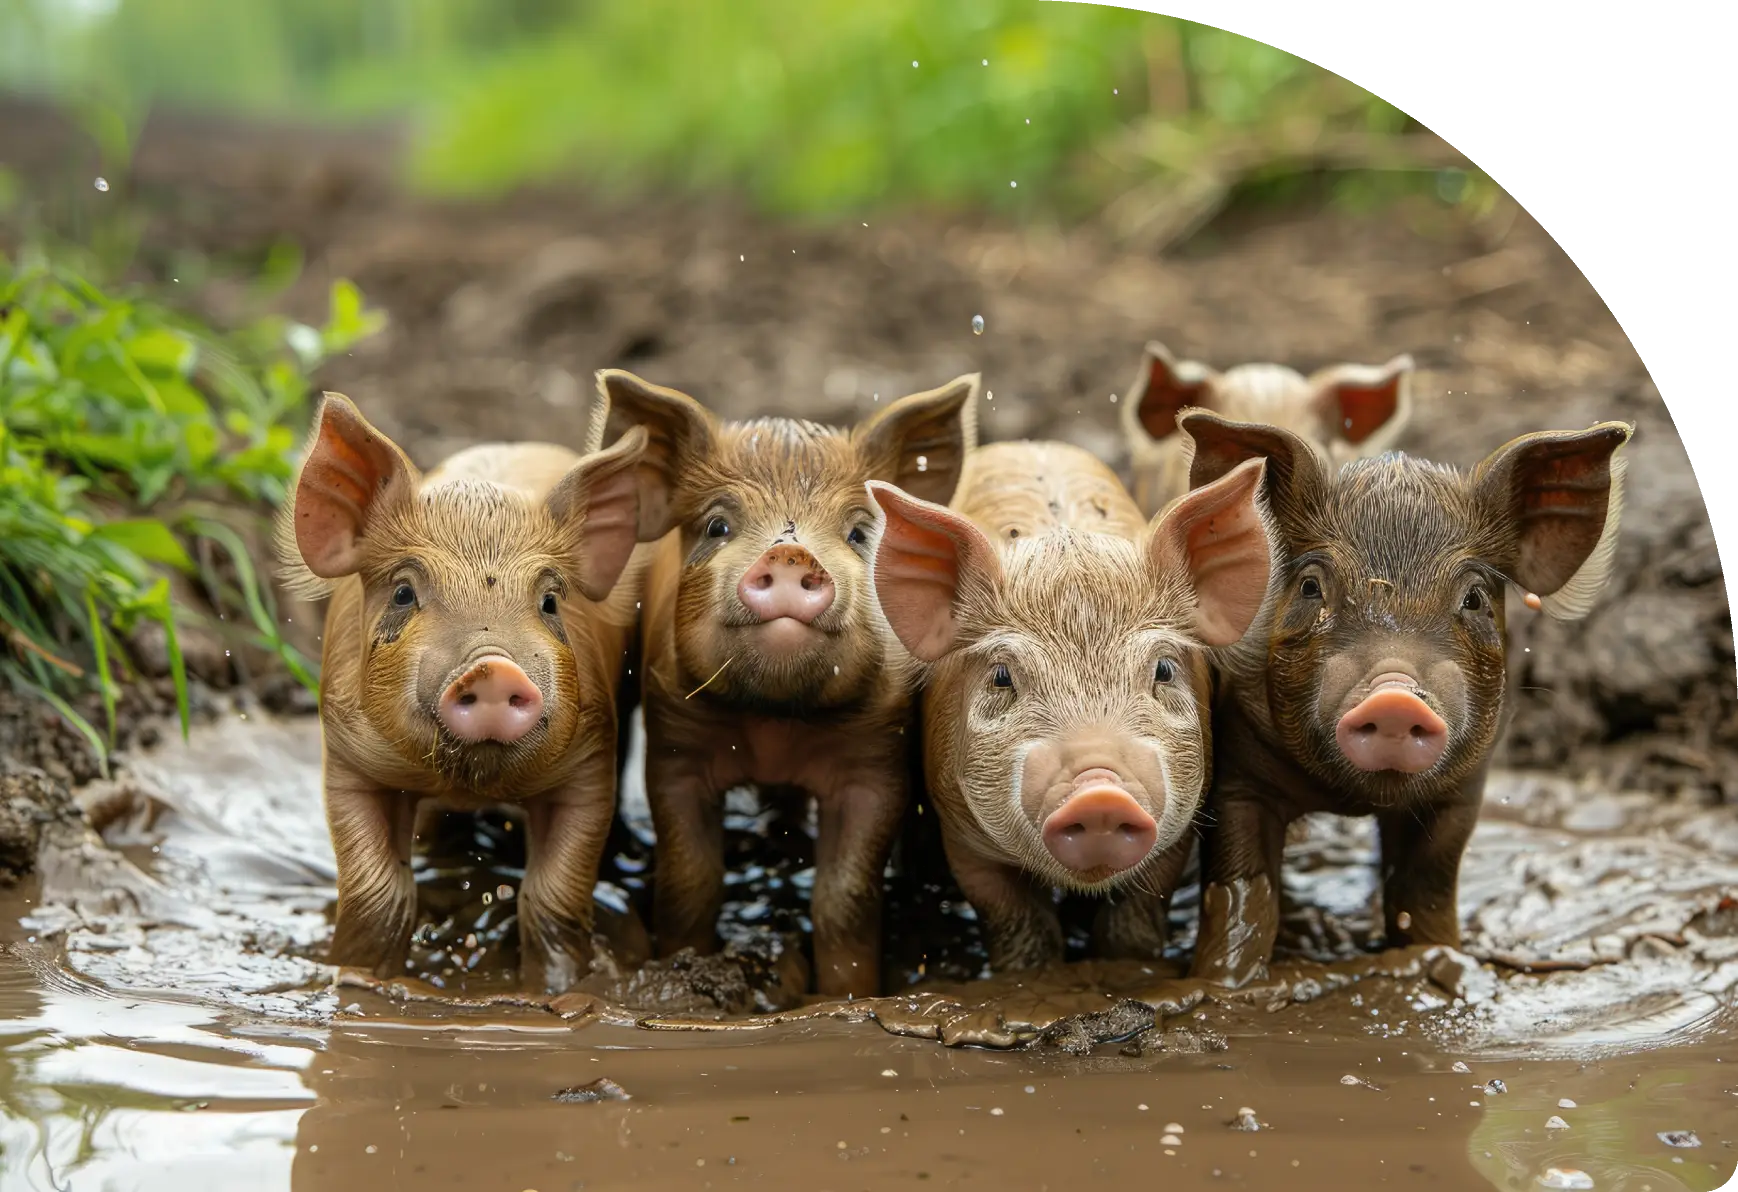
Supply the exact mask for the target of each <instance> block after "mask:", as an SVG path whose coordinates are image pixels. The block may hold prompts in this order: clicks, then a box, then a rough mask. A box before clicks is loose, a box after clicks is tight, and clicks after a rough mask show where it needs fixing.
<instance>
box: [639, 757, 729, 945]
mask: <svg viewBox="0 0 1738 1192" xmlns="http://www.w3.org/2000/svg"><path fill="white" fill-rule="evenodd" d="M646 799H647V801H648V802H649V803H650V804H651V806H652V830H653V831H654V832H655V833H656V834H657V837H658V844H657V851H656V854H655V857H656V860H655V864H656V866H657V868H656V870H655V873H654V875H653V879H652V881H653V890H652V923H653V930H654V931H655V932H656V933H657V937H658V955H659V956H671V955H674V954H675V953H677V952H680V951H681V950H682V949H683V948H693V949H694V950H695V951H696V952H700V953H702V954H704V953H708V952H711V951H712V950H713V949H714V948H715V947H716V946H717V943H718V912H719V911H721V910H723V909H724V800H723V797H722V796H721V795H720V793H719V792H718V791H715V790H713V789H712V787H711V784H710V783H709V782H707V781H706V776H705V775H704V774H703V773H701V772H700V771H699V770H698V769H697V768H696V767H695V766H694V764H693V763H692V762H691V761H689V760H688V757H687V756H670V754H669V750H668V749H667V748H665V749H657V750H654V749H653V748H652V747H651V743H650V742H649V741H648V747H647V750H646Z"/></svg>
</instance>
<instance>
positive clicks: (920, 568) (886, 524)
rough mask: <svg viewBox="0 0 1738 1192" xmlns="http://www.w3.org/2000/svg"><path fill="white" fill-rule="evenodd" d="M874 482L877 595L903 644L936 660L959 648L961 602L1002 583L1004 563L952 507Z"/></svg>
mask: <svg viewBox="0 0 1738 1192" xmlns="http://www.w3.org/2000/svg"><path fill="white" fill-rule="evenodd" d="M868 487H869V496H870V498H871V499H872V500H873V501H874V502H875V504H876V505H878V506H880V508H881V515H882V525H881V537H880V541H879V542H877V543H876V546H875V558H874V560H873V562H871V564H870V567H869V582H870V584H871V585H872V586H873V587H874V589H875V598H876V599H877V600H879V601H880V603H881V611H882V613H883V615H885V616H886V618H887V623H888V625H889V626H891V627H892V629H893V635H894V636H895V637H897V638H898V639H899V641H900V644H901V645H903V646H904V647H905V648H906V649H907V650H909V651H911V654H912V656H913V657H915V658H917V659H919V660H921V661H923V662H934V661H935V660H936V659H938V658H940V657H942V655H944V654H946V653H947V652H948V651H949V650H951V649H953V647H954V644H955V639H956V637H957V635H958V633H959V608H960V606H961V605H962V604H964V603H966V602H967V601H970V600H971V599H973V597H974V596H977V597H979V598H981V597H982V596H983V595H986V594H987V593H988V592H990V591H991V590H993V589H994V588H995V586H996V584H997V583H999V582H1000V581H1001V577H1002V565H1001V561H1000V560H999V559H998V558H997V557H996V550H995V547H993V546H991V545H990V540H989V538H987V537H986V536H985V535H984V532H983V531H982V530H980V529H978V528H977V527H976V526H975V525H973V524H972V523H971V522H970V521H968V520H966V519H965V518H963V517H961V516H960V515H959V514H957V513H955V512H954V511H953V510H951V509H945V508H943V507H942V506H940V505H934V504H931V503H930V502H928V501H921V500H919V499H917V498H916V497H913V496H911V495H910V494H909V493H905V492H901V491H900V490H899V489H897V488H895V487H893V486H892V485H891V484H883V483H882V482H881V481H879V480H871V481H870V482H869V486H868Z"/></svg>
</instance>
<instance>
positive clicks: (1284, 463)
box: [1178, 410, 1327, 525]
mask: <svg viewBox="0 0 1738 1192" xmlns="http://www.w3.org/2000/svg"><path fill="white" fill-rule="evenodd" d="M1178 425H1179V426H1180V427H1181V428H1182V431H1183V433H1184V434H1185V435H1187V436H1188V440H1189V445H1188V447H1187V449H1186V450H1187V453H1188V456H1189V487H1190V488H1200V487H1202V486H1203V485H1207V484H1211V483H1213V482H1214V481H1215V480H1218V479H1219V478H1220V477H1222V476H1225V475H1227V474H1228V473H1230V472H1231V471H1232V470H1234V469H1235V468H1237V467H1238V466H1239V465H1240V464H1242V463H1244V462H1245V461H1247V460H1252V459H1265V460H1266V461H1267V484H1266V489H1267V499H1268V503H1269V505H1270V506H1271V508H1272V512H1273V514H1274V516H1276V517H1278V518H1279V519H1280V523H1281V524H1282V525H1283V524H1285V523H1286V521H1287V519H1288V517H1289V516H1290V515H1291V514H1293V513H1294V512H1295V511H1297V510H1299V509H1301V508H1302V507H1303V505H1304V504H1305V503H1306V502H1307V500H1308V499H1309V498H1310V496H1311V495H1312V494H1313V493H1315V492H1316V491H1318V490H1319V489H1320V488H1321V487H1322V486H1324V485H1325V484H1326V483H1327V474H1326V471H1325V470H1324V468H1323V465H1322V461H1321V458H1320V456H1319V455H1318V454H1317V453H1316V450H1315V448H1313V447H1311V446H1310V445H1309V444H1308V443H1306V442H1304V441H1303V440H1302V439H1300V438H1298V437H1297V436H1296V435H1294V434H1292V433H1291V432H1290V431H1288V430H1282V429H1281V428H1279V427H1277V426H1268V425H1266V424H1264V423H1256V422H1234V421H1232V420H1231V419H1229V418H1222V417H1220V416H1219V415H1218V414H1213V413H1209V412H1208V411H1206V410H1185V411H1183V413H1182V415H1181V416H1180V417H1179V419H1178Z"/></svg>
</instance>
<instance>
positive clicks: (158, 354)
mask: <svg viewBox="0 0 1738 1192" xmlns="http://www.w3.org/2000/svg"><path fill="white" fill-rule="evenodd" d="M381 321H382V316H381V315H380V314H379V313H378V312H374V311H368V310H365V309H364V307H363V304H362V299H361V295H360V294H358V293H357V291H356V289H355V287H354V286H352V285H350V284H349V283H348V282H342V281H341V282H338V283H336V284H335V285H334V286H333V289H332V294H331V312H330V316H329V318H328V320H327V323H326V325H325V326H324V327H323V328H318V329H316V328H311V327H306V326H303V325H301V324H296V323H292V322H289V321H287V320H284V319H282V318H268V319H264V320H261V321H260V322H258V323H256V324H254V325H252V326H250V327H247V328H244V329H243V330H241V331H239V332H236V333H233V334H230V335H220V334H218V333H216V332H213V331H211V330H210V329H208V328H205V327H202V326H200V325H199V324H197V323H196V322H194V321H193V320H190V319H187V318H184V317H181V316H178V315H176V314H175V313H173V312H171V311H169V310H166V309H164V308H163V307H161V306H159V305H156V304H154V303H151V302H148V301H144V300H141V299H137V298H132V297H121V296H115V295H110V294H106V293H104V292H102V291H101V290H99V289H98V288H97V287H95V286H94V285H92V284H90V283H89V282H87V281H85V280H84V279H83V278H81V277H79V276H78V275H76V274H75V273H73V272H72V271H71V270H69V269H68V268H66V267H65V266H64V265H62V264H57V263H55V262H53V261H50V260H48V259H47V258H45V257H44V256H43V255H42V254H41V253H40V252H27V253H25V254H23V255H22V256H21V258H20V259H19V260H17V261H12V260H9V259H7V258H4V257H0V636H3V637H4V645H3V647H0V675H4V676H5V677H6V678H7V679H8V680H10V681H11V682H12V683H14V684H15V685H17V686H19V687H21V688H23V689H25V690H28V691H32V692H34V693H36V694H37V695H39V696H41V697H42V698H43V699H45V700H47V701H48V702H49V703H51V704H52V705H53V706H54V707H55V708H57V709H58V710H59V711H60V712H61V714H62V715H63V716H65V717H66V718H67V720H68V721H69V722H71V723H72V724H73V725H74V726H75V727H76V728H78V730H79V731H80V732H82V733H83V734H84V735H85V736H86V738H88V739H89V741H90V743H91V746H92V748H93V749H95V750H96V751H97V755H98V757H99V759H104V758H106V752H107V750H106V742H107V741H112V740H113V735H114V728H115V701H116V698H117V696H118V694H119V690H120V688H119V684H120V681H121V680H122V679H123V678H125V677H126V676H127V675H128V674H129V673H130V666H129V661H128V657H127V651H126V649H125V648H124V645H123V642H124V639H125V637H126V635H128V634H129V633H131V632H132V631H133V630H134V629H135V628H137V627H138V626H139V624H140V623H141V622H142V621H155V622H157V623H158V624H160V625H161V626H162V627H163V630H164V633H165V637H166V642H167V647H168V655H169V663H170V671H171V674H172V675H173V677H174V682H175V689H176V703H177V707H178V711H179V713H180V716H181V722H182V728H183V731H185V730H186V727H187V722H188V712H189V709H188V701H187V678H186V667H185V664H184V662H183V660H182V657H181V650H180V645H179V641H178V638H177V635H176V632H175V630H176V617H177V609H176V608H175V606H174V604H173V602H172V600H171V597H170V591H171V588H170V584H169V582H168V579H167V577H166V574H165V572H166V569H167V570H173V571H180V572H183V573H186V574H189V575H193V574H195V573H197V572H198V571H199V567H198V566H197V565H196V564H195V562H194V554H195V552H194V551H190V550H189V546H190V544H195V543H197V542H198V541H199V540H200V539H202V538H203V539H205V540H208V541H211V542H214V543H215V544H216V545H217V546H218V547H220V548H221V549H222V550H223V551H224V552H225V553H226V554H227V555H228V556H229V559H230V561H231V565H232V568H233V570H234V573H235V582H234V583H233V584H230V585H227V586H226V585H223V584H222V583H220V582H217V579H218V577H214V576H212V575H210V574H209V573H208V574H207V575H206V576H205V578H206V581H207V583H206V587H207V590H208V591H215V592H216V593H217V594H218V598H219V601H220V607H221V604H222V603H225V602H227V603H228V606H229V607H231V608H234V609H236V610H237V611H238V612H241V613H244V614H246V615H247V616H248V617H249V618H250V619H251V620H252V622H253V625H254V628H255V630H256V631H257V634H258V639H257V640H258V641H259V642H260V644H262V645H264V646H265V647H266V648H268V649H271V650H272V651H274V652H275V653H277V654H278V655H279V657H281V658H282V659H283V660H284V662H285V664H286V665H287V666H288V667H289V669H290V670H291V672H292V673H294V674H295V675H297V677H298V678H300V679H301V680H302V681H304V682H306V683H308V684H310V685H312V684H313V683H314V682H315V676H314V673H313V668H312V667H311V666H310V664H309V663H308V662H307V660H306V659H303V658H301V657H300V655H299V654H297V653H296V651H295V650H294V649H293V647H291V646H290V644H289V643H288V642H286V641H285V640H284V639H283V637H282V635H281V633H280V632H279V630H278V627H277V625H278V620H277V616H276V611H275V609H274V608H273V607H272V595H271V589H270V586H269V585H265V584H262V583H260V581H259V578H258V576H257V575H256V573H255V571H254V568H253V566H252V564H251V562H250V561H249V559H248V557H247V555H248V552H247V550H246V548H245V546H244V545H243V543H242V541H241V539H240V538H239V537H238V536H237V535H236V534H235V532H234V531H233V529H231V528H230V527H229V526H227V525H225V524H224V523H222V522H219V521H217V520H215V519H214V518H213V517H211V516H210V514H209V513H208V512H207V507H206V506H205V505H204V504H202V499H203V498H214V497H220V496H227V497H229V498H230V499H231V500H234V499H236V498H239V499H241V500H242V501H244V502H253V503H260V504H276V503H278V502H279V501H281V500H282V499H283V497H284V496H285V492H286V485H287V482H288V480H289V478H290V476H291V473H292V469H293V452H294V449H295V446H296V436H297V432H298V430H299V429H300V427H301V425H302V423H303V422H304V420H305V418H306V410H307V399H308V381H307V374H308V372H309V370H311V369H312V368H313V367H314V366H315V365H317V364H318V363H319V362H320V361H321V360H322V359H324V358H326V357H327V356H329V355H331V354H332V353H334V352H340V351H343V350H345V349H347V348H348V347H349V346H350V345H352V344H354V343H355V342H357V341H358V340H360V339H362V338H364V337H366V336H368V335H370V334H372V333H373V332H374V331H375V330H376V329H377V328H378V327H379V326H380V324H381ZM197 553H199V554H202V555H203V554H208V553H209V552H208V551H204V550H200V551H198V552H197ZM207 571H208V572H209V568H207ZM88 690H94V691H96V692H97V693H98V694H99V695H100V697H101V699H102V703H103V706H104V709H105V712H106V715H107V718H108V733H107V734H106V735H105V734H102V733H99V732H98V731H97V729H96V728H94V727H93V726H92V725H91V724H90V723H89V722H88V721H87V720H86V719H85V718H84V717H82V716H81V715H80V714H79V713H78V711H77V710H76V709H75V708H74V707H73V704H72V702H71V701H72V700H73V698H74V697H76V696H78V695H80V694H82V693H83V692H85V691H88Z"/></svg>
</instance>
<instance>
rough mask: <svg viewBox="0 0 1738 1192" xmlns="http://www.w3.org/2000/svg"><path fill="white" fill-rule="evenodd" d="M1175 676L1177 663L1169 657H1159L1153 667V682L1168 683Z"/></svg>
mask: <svg viewBox="0 0 1738 1192" xmlns="http://www.w3.org/2000/svg"><path fill="white" fill-rule="evenodd" d="M1176 677H1177V664H1176V663H1174V662H1172V661H1171V660H1170V659H1169V658H1161V659H1159V661H1158V663H1157V664H1156V665H1155V666H1154V667H1153V682H1155V683H1169V682H1170V681H1171V680H1172V679H1174V678H1176Z"/></svg>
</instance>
